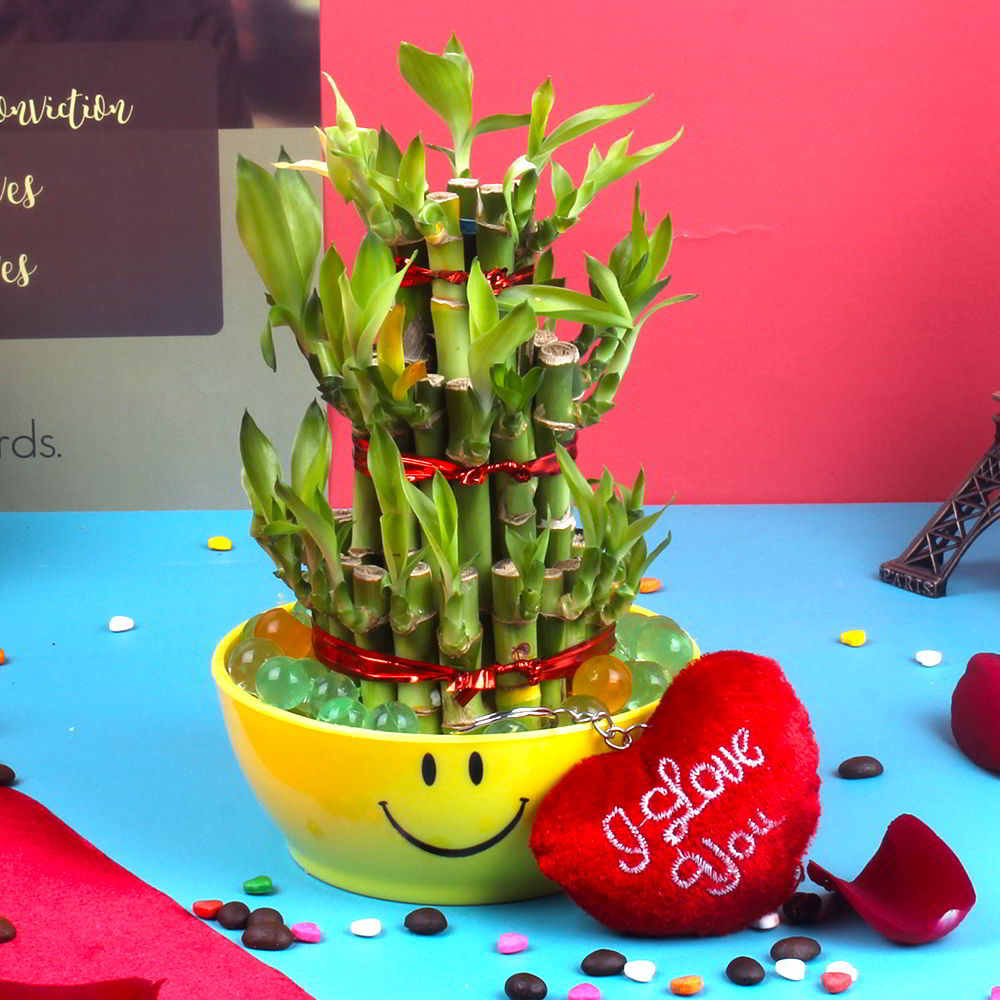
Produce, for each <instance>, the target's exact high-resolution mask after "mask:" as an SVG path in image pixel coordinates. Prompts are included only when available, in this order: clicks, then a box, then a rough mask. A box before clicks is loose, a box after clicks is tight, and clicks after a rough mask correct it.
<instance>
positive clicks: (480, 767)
mask: <svg viewBox="0 0 1000 1000" xmlns="http://www.w3.org/2000/svg"><path fill="white" fill-rule="evenodd" d="M420 775H421V777H422V778H423V780H424V784H425V785H427V786H428V787H430V786H433V785H435V784H437V781H438V766H437V760H436V759H435V757H434V754H433V753H431V752H430V751H428V752H427V753H425V754H424V755H423V757H422V758H421V760H420ZM468 776H469V781H470V782H471V783H472V784H473V785H481V784H482V783H483V779H484V778H485V776H486V768H485V765H484V764H483V755H482V754H481V753H480V752H479V751H478V750H472V751H471V752H470V753H469V768H468ZM443 777H444V778H445V780H448V779H450V780H452V781H455V780H456V779H455V777H454V776H450V775H448V776H443ZM458 783H459V784H461V778H460V777H459V778H458ZM452 793H454V794H457V795H460V794H461V792H460V790H459V789H456V788H451V789H450V790H449V794H452ZM527 804H528V799H527V798H526V797H525V796H523V795H522V796H521V804H520V806H518V809H517V812H515V813H514V815H513V816H512V817H511V819H510V821H509V822H508V823H506V824H505V825H504V826H503V828H502V829H500V830H498V831H497V832H496V833H494V834H493V835H492V836H489V837H487V838H486V839H485V840H480V841H479V842H478V843H475V844H465V845H463V846H460V847H445V846H442V845H441V844H435V843H431V842H430V841H427V840H423V839H422V838H420V837H418V836H416V835H415V834H414V833H412V832H411V831H410V830H408V829H407V828H406V827H405V826H403V825H402V823H400V822H399V820H398V819H396V817H395V816H393V814H392V812H391V810H390V809H389V803H388V802H387V801H386V800H385V799H382V801H381V802H379V806H380V807H381V809H382V812H384V813H385V818H386V819H387V820H388V821H389V825H390V826H391V827H392V828H393V829H394V830H395V831H396V832H397V833H398V834H399V835H400V836H401V837H402V838H403V840H405V841H406V842H407V843H408V844H412V845H413V846H414V847H416V848H417V850H420V851H425V852H426V853H427V854H433V855H434V856H435V857H439V858H471V857H472V856H473V855H474V854H480V853H481V852H483V851H488V850H489V849H490V848H491V847H495V846H496V845H497V844H499V843H500V841H502V840H503V839H504V837H506V836H507V835H508V834H510V833H512V832H513V830H514V828H515V827H516V826H517V824H518V823H520V822H521V820H522V819H523V818H524V810H525V807H526V806H527Z"/></svg>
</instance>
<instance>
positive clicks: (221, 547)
mask: <svg viewBox="0 0 1000 1000" xmlns="http://www.w3.org/2000/svg"><path fill="white" fill-rule="evenodd" d="M208 547H209V548H210V549H214V550H215V551H216V552H228V551H229V550H230V549H231V548H232V547H233V543H232V542H231V541H230V540H229V539H228V538H226V536H225V535H212V537H211V538H210V539H209V540H208Z"/></svg>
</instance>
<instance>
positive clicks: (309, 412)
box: [291, 400, 331, 497]
mask: <svg viewBox="0 0 1000 1000" xmlns="http://www.w3.org/2000/svg"><path fill="white" fill-rule="evenodd" d="M330 448H331V439H330V425H329V423H328V422H327V418H326V410H325V408H324V407H322V406H320V405H319V403H317V402H316V400H313V401H312V402H311V403H310V404H309V407H308V408H307V409H306V412H305V415H304V416H303V418H302V422H301V423H300V424H299V429H298V431H297V432H296V434H295V441H294V443H293V444H292V467H291V474H292V489H293V490H295V492H296V493H298V495H299V496H300V497H310V496H312V494H313V492H314V491H315V490H316V489H317V488H318V487H320V486H323V485H324V484H325V483H326V477H327V473H328V472H329V469H330Z"/></svg>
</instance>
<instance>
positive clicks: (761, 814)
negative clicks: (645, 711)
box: [531, 652, 819, 935]
mask: <svg viewBox="0 0 1000 1000" xmlns="http://www.w3.org/2000/svg"><path fill="white" fill-rule="evenodd" d="M817 767H818V750H817V747H816V741H815V739H814V738H813V733H812V729H811V727H810V725H809V717H808V715H807V713H806V710H805V708H804V707H803V706H802V703H801V702H800V701H799V700H798V698H797V697H796V695H795V692H794V690H793V689H792V687H791V685H790V684H789V683H788V681H787V680H786V679H785V677H784V675H783V674H782V672H781V668H780V667H779V666H778V665H777V664H776V663H775V662H774V661H772V660H768V659H765V658H764V657H761V656H754V655H753V654H750V653H742V652H722V653H712V654H710V655H707V656H703V657H702V658H701V659H699V660H696V661H695V662H694V663H692V664H691V665H690V666H688V667H687V668H685V669H684V670H682V671H681V672H680V674H679V675H678V677H677V679H676V680H675V681H674V682H673V683H672V684H671V685H670V687H669V688H667V691H666V692H665V694H664V696H663V699H662V701H661V702H660V705H659V707H658V708H657V709H656V711H655V712H654V713H653V715H652V717H651V719H650V728H649V729H648V730H647V731H646V732H645V733H644V734H643V736H642V738H641V739H640V740H639V741H638V742H637V743H636V744H635V745H634V746H633V747H632V748H630V749H628V750H621V751H616V752H610V753H607V754H602V755H600V756H596V757H591V758H588V759H586V760H584V761H582V762H581V763H580V764H578V765H577V766H576V767H575V768H574V769H573V770H572V771H570V773H569V774H568V775H566V776H565V777H564V778H563V779H562V780H561V781H560V782H559V783H558V784H557V785H556V786H555V788H554V789H553V790H552V791H551V792H550V793H549V795H548V796H547V797H546V798H545V800H544V801H543V802H542V805H541V807H540V809H539V812H538V816H537V818H536V820H535V824H534V827H533V830H532V841H531V846H532V850H533V851H534V853H535V857H536V858H537V860H538V864H539V867H540V868H541V869H542V871H543V872H544V874H545V875H547V876H548V877H549V878H551V879H553V880H554V881H556V882H558V883H560V884H561V885H562V886H563V887H564V888H565V889H566V891H567V892H568V893H569V895H570V896H571V897H572V898H573V899H574V900H575V901H576V902H577V903H578V904H579V905H580V906H581V907H582V908H583V909H584V910H586V911H587V912H588V913H590V914H592V915H593V916H594V917H596V918H597V919H598V920H600V921H601V922H602V923H604V924H606V925H607V926H609V927H612V928H614V929H615V930H619V931H622V932H624V933H628V934H645V935H668V934H725V933H729V932H731V931H736V930H739V929H741V928H743V927H746V926H747V925H748V924H749V923H751V921H753V920H755V919H757V918H758V917H760V916H761V915H762V914H765V913H768V912H770V911H773V910H776V909H777V908H778V906H779V905H780V904H781V903H782V902H784V900H785V899H787V898H788V896H789V895H790V894H791V893H792V892H793V890H794V889H795V887H796V885H797V884H798V881H799V877H800V860H801V858H802V856H803V854H804V852H805V849H806V846H807V844H808V843H809V840H810V838H811V837H812V835H813V832H814V830H815V828H816V823H817V821H818V819H819V776H818V774H817Z"/></svg>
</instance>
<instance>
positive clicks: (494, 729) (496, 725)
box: [483, 719, 528, 736]
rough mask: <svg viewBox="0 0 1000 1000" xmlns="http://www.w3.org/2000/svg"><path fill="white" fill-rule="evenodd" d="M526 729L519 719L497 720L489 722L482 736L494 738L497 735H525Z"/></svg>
mask: <svg viewBox="0 0 1000 1000" xmlns="http://www.w3.org/2000/svg"><path fill="white" fill-rule="evenodd" d="M527 731H528V727H527V726H526V725H525V724H524V723H523V722H522V721H521V720H520V719H499V720H498V721H497V722H491V723H490V724H489V725H488V726H487V727H486V728H485V729H484V730H483V735H484V736H495V735H497V734H498V733H526V732H527Z"/></svg>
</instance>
